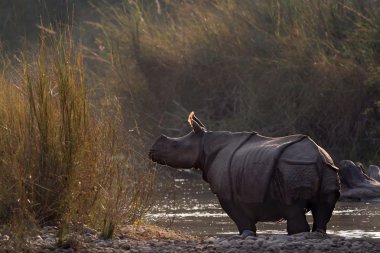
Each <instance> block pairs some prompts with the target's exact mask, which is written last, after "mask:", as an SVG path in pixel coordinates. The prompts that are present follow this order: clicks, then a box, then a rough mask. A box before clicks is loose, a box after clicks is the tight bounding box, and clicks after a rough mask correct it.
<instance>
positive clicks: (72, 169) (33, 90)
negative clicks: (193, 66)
mask: <svg viewBox="0 0 380 253" xmlns="http://www.w3.org/2000/svg"><path fill="white" fill-rule="evenodd" d="M17 59H18V60H19V63H18V64H15V65H14V66H13V68H12V69H11V70H8V71H9V72H7V73H6V74H4V75H2V76H1V78H0V133H1V138H0V222H1V223H2V224H6V225H7V226H8V227H9V228H10V229H11V230H12V231H13V232H14V235H15V236H22V235H23V234H25V232H26V233H27V232H30V231H31V229H32V228H33V227H38V226H44V225H57V226H59V228H60V234H59V237H60V239H61V240H63V239H64V236H65V234H66V233H67V232H68V231H70V230H71V229H75V228H76V227H80V226H83V225H87V226H91V227H94V228H96V229H99V230H100V231H102V235H103V236H104V237H106V238H109V237H111V236H112V235H113V232H114V229H115V227H116V226H117V225H119V224H120V223H123V222H128V223H133V222H135V221H138V220H139V219H140V218H141V217H142V215H143V214H144V213H145V212H146V210H147V209H148V208H149V207H150V196H151V193H152V187H153V185H154V171H152V170H150V168H149V164H148V163H147V162H146V160H144V159H141V160H139V161H138V162H137V159H140V158H141V157H138V156H137V154H136V153H135V152H136V151H135V150H137V149H138V146H137V144H138V138H139V137H138V136H137V135H136V134H135V133H134V134H131V133H129V132H128V131H127V130H125V127H124V122H123V120H122V114H121V111H120V110H121V109H120V105H119V102H118V100H117V99H116V98H115V97H111V96H105V97H103V98H101V100H102V101H103V104H106V106H100V104H101V103H99V102H96V106H94V104H92V102H91V100H90V96H91V94H89V92H88V91H89V90H91V83H90V81H89V79H86V77H85V67H84V63H83V53H82V51H81V45H80V44H75V43H74V39H73V38H72V33H71V32H70V31H66V32H62V33H56V34H46V33H42V34H41V40H40V46H39V51H38V53H36V54H35V55H31V54H23V55H22V56H20V57H17ZM20 59H21V60H20ZM16 65H17V66H16ZM102 94H107V92H103V93H102ZM104 101H107V102H104ZM94 103H95V102H94ZM137 157H138V158H137Z"/></svg>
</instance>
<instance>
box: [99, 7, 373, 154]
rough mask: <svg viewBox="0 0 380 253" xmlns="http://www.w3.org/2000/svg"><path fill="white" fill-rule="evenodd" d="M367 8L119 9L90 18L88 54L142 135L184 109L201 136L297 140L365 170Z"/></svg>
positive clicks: (369, 109)
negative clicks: (208, 130)
mask: <svg viewBox="0 0 380 253" xmlns="http://www.w3.org/2000/svg"><path fill="white" fill-rule="evenodd" d="M379 8H380V3H379V2H378V1H358V0H347V1H332V0H327V1H326V0H317V1H307V2H305V1H292V0H272V1H249V0H243V1H235V0H231V1H218V0H216V1H150V2H149V1H123V3H122V4H121V6H115V5H114V6H113V7H110V8H109V9H108V10H104V8H102V9H100V13H101V14H102V18H103V20H102V21H101V22H99V23H98V24H96V26H95V27H96V28H98V30H99V31H101V32H102V33H103V34H104V36H98V37H97V40H98V42H99V41H101V43H102V45H104V47H102V50H99V54H100V55H101V54H103V55H104V57H107V56H106V55H107V54H109V55H111V57H110V59H111V62H112V64H113V71H112V72H110V73H112V74H111V75H109V76H108V77H107V78H109V79H112V80H114V81H115V83H114V84H115V86H116V87H117V90H118V93H119V94H123V96H124V97H127V99H126V101H127V102H126V103H127V105H125V104H124V105H125V108H128V110H131V108H134V112H135V113H136V115H137V116H138V117H139V122H145V123H147V122H152V123H151V124H146V125H147V127H146V129H147V130H148V131H149V132H154V131H157V128H149V126H150V125H157V124H160V125H161V128H167V127H168V126H169V125H172V126H173V125H175V123H174V122H178V118H181V119H185V118H186V117H185V113H184V111H187V112H188V111H191V110H195V111H196V112H197V113H198V115H200V117H201V118H203V119H205V120H206V121H208V123H209V125H211V126H212V128H213V129H226V128H228V129H231V130H249V129H252V130H253V129H254V130H257V131H260V132H262V133H264V134H269V135H272V136H275V135H283V134H292V133H297V132H301V133H304V134H308V135H311V136H312V137H314V138H315V139H316V140H317V141H318V142H319V143H320V144H322V145H323V146H325V147H327V149H328V150H329V151H332V153H333V154H334V155H335V157H336V158H338V159H343V158H345V159H366V160H373V159H376V158H378V155H379V154H378V153H377V150H378V147H379V142H378V139H379V134H380V132H379V131H378V130H376V129H377V127H376V125H377V124H378V118H377V117H375V114H376V113H375V111H376V110H377V109H376V108H377V104H378V102H377V101H378V94H379V75H378V70H379V61H378V59H379V54H380V51H379V48H380V47H379V45H380V44H379V41H380V37H379V35H380V33H379V26H380V18H379V17H380V16H379V11H378V10H379ZM104 48H105V49H104ZM131 105H133V106H131ZM184 108H185V109H184ZM152 115H155V117H152ZM156 115H159V116H156ZM152 118H153V120H152ZM181 124H182V122H181ZM177 125H178V124H177ZM178 126H179V125H178ZM179 128H180V127H179Z"/></svg>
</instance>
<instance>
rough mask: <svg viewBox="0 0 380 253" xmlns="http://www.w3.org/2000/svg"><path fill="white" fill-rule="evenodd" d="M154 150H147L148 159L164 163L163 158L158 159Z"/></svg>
mask: <svg viewBox="0 0 380 253" xmlns="http://www.w3.org/2000/svg"><path fill="white" fill-rule="evenodd" d="M155 153H156V152H155V150H153V149H151V150H149V153H148V156H149V159H150V160H152V161H153V162H155V163H158V164H161V165H166V161H165V160H163V159H158V157H157V155H155Z"/></svg>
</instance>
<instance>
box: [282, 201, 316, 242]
mask: <svg viewBox="0 0 380 253" xmlns="http://www.w3.org/2000/svg"><path fill="white" fill-rule="evenodd" d="M304 207H305V204H303V203H298V204H294V205H290V206H287V207H286V210H287V211H286V212H287V215H286V220H287V221H286V229H287V231H288V234H289V235H292V234H297V233H302V232H310V226H309V223H307V220H306V215H305V208H304Z"/></svg>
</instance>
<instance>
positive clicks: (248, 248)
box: [0, 227, 380, 253]
mask: <svg viewBox="0 0 380 253" xmlns="http://www.w3.org/2000/svg"><path fill="white" fill-rule="evenodd" d="M56 234H57V233H56V228H54V227H53V228H52V227H50V228H44V229H42V230H41V234H40V235H36V236H34V237H31V239H29V240H27V241H28V242H29V245H28V246H29V251H30V252H55V253H69V252H102V253H126V252H146V253H148V252H168V253H169V252H209V253H211V252H216V253H218V252H229V253H232V252H274V253H277V252H279V253H280V252H281V253H287V252H352V253H358V252H380V239H368V240H366V239H347V238H343V237H339V236H328V235H323V234H318V233H302V234H297V235H292V236H288V235H282V234H281V235H259V236H258V237H253V236H248V237H246V238H245V239H243V238H242V237H241V236H238V235H234V236H224V237H217V236H212V237H209V238H205V239H203V240H200V239H199V240H197V239H194V240H189V239H184V240H180V239H178V238H177V239H176V240H173V239H165V238H162V239H156V238H154V239H153V238H152V239H148V240H142V239H130V238H128V237H127V236H122V235H120V236H119V237H116V238H115V239H114V240H103V239H101V238H100V237H99V233H98V232H97V231H96V230H93V229H90V228H85V229H82V230H81V231H80V232H79V234H76V235H75V236H72V237H71V238H74V239H71V241H68V242H66V244H64V247H58V246H57V244H56V242H57V238H56V237H55V235H56ZM120 238H123V239H120ZM10 241H11V240H10V236H9V235H6V234H4V233H2V234H1V236H0V252H4V251H5V252H14V251H15V250H14V246H12V245H10V244H9V242H10ZM4 242H8V243H6V244H5V243H4ZM4 244H5V245H6V246H2V245H4Z"/></svg>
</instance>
